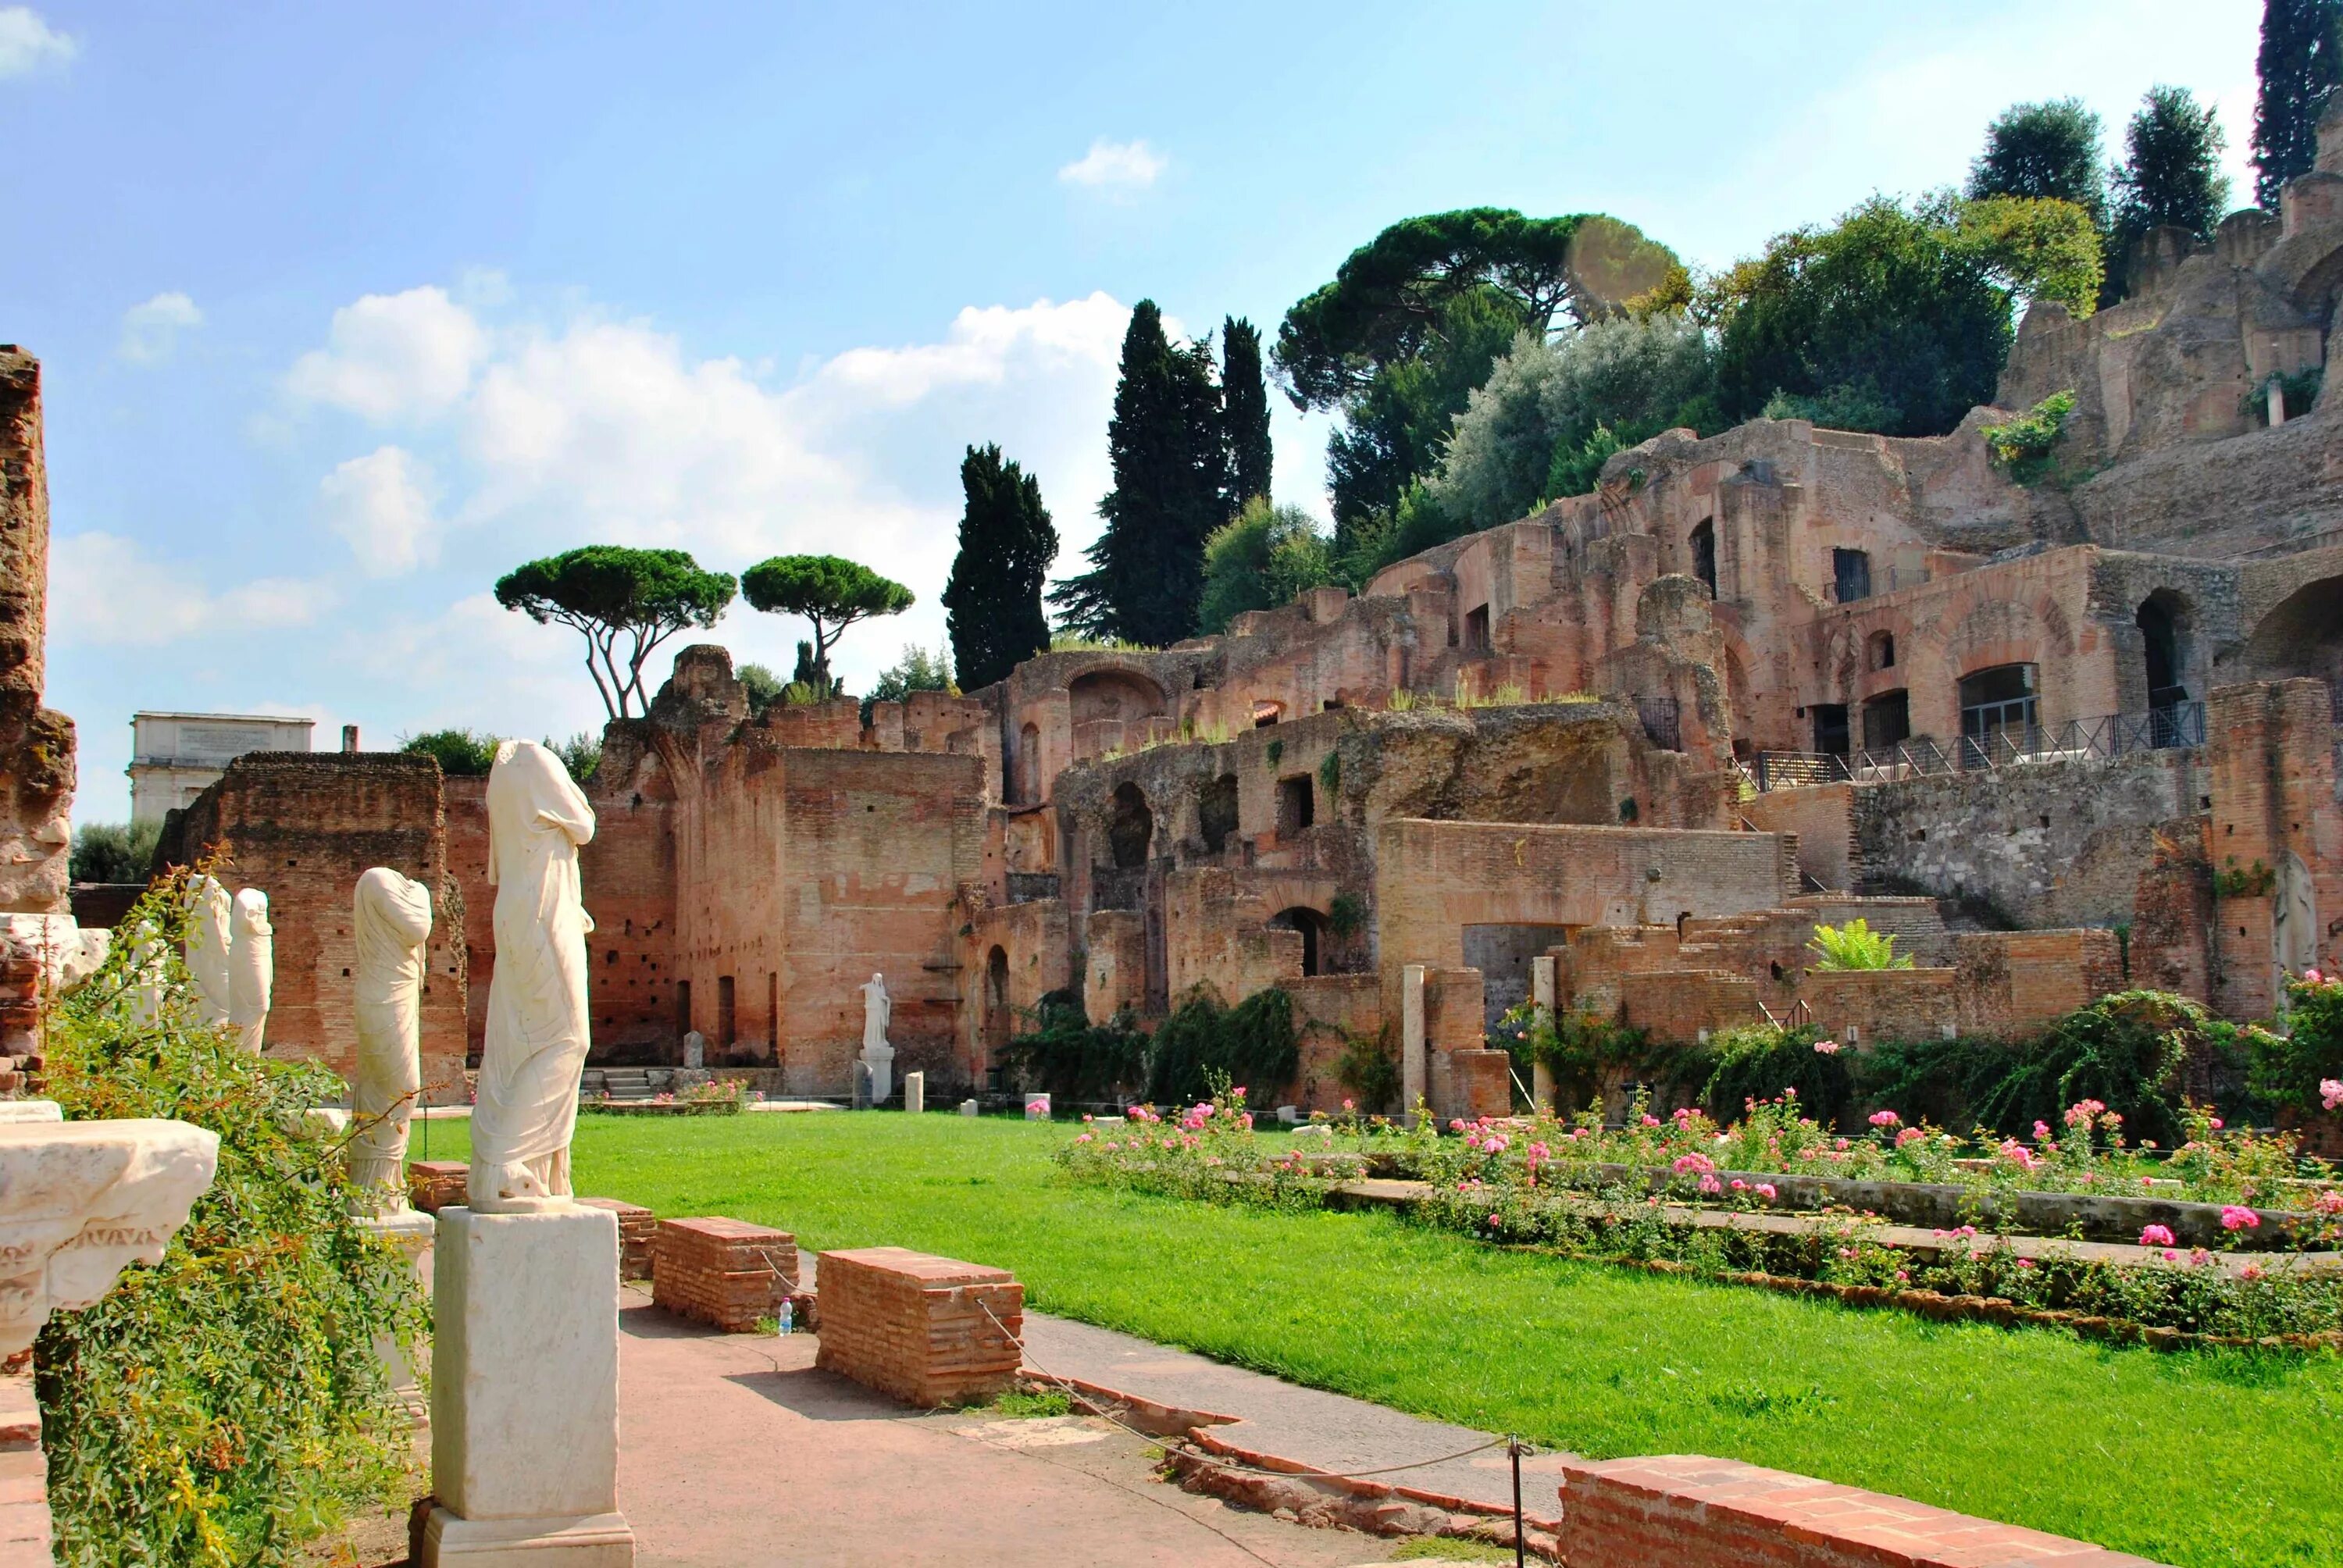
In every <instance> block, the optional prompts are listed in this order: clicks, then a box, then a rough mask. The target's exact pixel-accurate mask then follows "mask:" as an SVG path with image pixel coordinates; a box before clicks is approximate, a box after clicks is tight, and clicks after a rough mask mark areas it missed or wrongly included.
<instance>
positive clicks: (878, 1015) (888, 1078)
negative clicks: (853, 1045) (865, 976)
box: [861, 975, 895, 1105]
mask: <svg viewBox="0 0 2343 1568" xmlns="http://www.w3.org/2000/svg"><path fill="white" fill-rule="evenodd" d="M861 990H862V1065H863V1066H865V1067H867V1068H869V1069H870V1103H871V1104H873V1105H884V1104H886V1103H887V1098H888V1096H890V1095H891V1094H893V1093H894V1092H895V1048H894V1047H893V1046H891V1045H890V1044H888V1043H887V1024H888V1021H889V1020H890V1019H892V1018H893V1017H894V1016H895V1003H894V1001H893V1000H892V999H890V997H889V996H888V995H887V977H886V976H884V975H872V976H871V977H870V984H869V985H866V986H864V987H862V988H861Z"/></svg>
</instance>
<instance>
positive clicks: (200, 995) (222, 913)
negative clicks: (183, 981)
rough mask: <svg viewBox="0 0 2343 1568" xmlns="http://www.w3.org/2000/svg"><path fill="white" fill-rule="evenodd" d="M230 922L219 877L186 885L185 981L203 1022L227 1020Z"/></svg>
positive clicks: (227, 905) (229, 984)
mask: <svg viewBox="0 0 2343 1568" xmlns="http://www.w3.org/2000/svg"><path fill="white" fill-rule="evenodd" d="M230 919H231V916H230V910H229V904H228V897H227V890H226V888H223V887H221V886H220V884H219V879H218V878H216V877H209V876H203V877H197V878H196V879H193V880H192V881H190V882H189V883H188V884H187V978H188V979H190V980H194V981H195V982H196V1008H197V1009H198V1010H199V1011H200V1012H201V1013H202V1015H203V1020H204V1021H205V1022H206V1023H226V1021H227V1015H228V1007H229V1000H230V992H231V990H232V989H233V987H232V985H231V982H230V980H229V979H228V976H229V967H228V947H229V941H230V938H229V935H228V927H229V921H230Z"/></svg>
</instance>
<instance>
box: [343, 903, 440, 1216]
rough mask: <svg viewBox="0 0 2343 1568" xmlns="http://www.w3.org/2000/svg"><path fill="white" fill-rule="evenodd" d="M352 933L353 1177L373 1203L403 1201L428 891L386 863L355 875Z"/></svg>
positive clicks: (398, 1204) (418, 1075)
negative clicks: (354, 1003) (355, 1029)
mask: <svg viewBox="0 0 2343 1568" xmlns="http://www.w3.org/2000/svg"><path fill="white" fill-rule="evenodd" d="M350 935H351V937H352V938H353V939H354V940H355V941H356V944H357V960H358V961H357V984H356V985H355V987H353V990H354V991H355V993H356V999H357V1025H358V1052H357V1071H356V1073H354V1074H353V1075H352V1079H351V1082H350V1108H351V1110H352V1111H355V1112H356V1113H357V1135H356V1136H355V1137H353V1138H352V1139H351V1140H350V1145H349V1162H350V1181H351V1183H352V1184H353V1185H354V1186H356V1187H357V1189H358V1191H360V1193H361V1194H363V1195H364V1196H365V1197H366V1198H367V1200H368V1201H369V1206H370V1207H372V1208H375V1209H404V1208H405V1207H407V1182H406V1178H405V1175H404V1173H403V1170H402V1168H403V1166H404V1165H405V1163H406V1161H407V1121H408V1118H409V1117H411V1116H412V1115H413V1114H414V1111H415V1097H416V1094H417V1091H420V1090H421V1089H422V1087H423V1068H422V1062H421V1060H420V1057H419V1055H418V1054H417V1047H418V1042H419V1041H420V1039H421V1030H422V1010H423V962H424V959H423V944H424V943H425V942H427V941H428V940H430V938H431V893H430V890H428V889H427V888H425V887H424V885H423V884H422V883H420V882H418V881H415V880H413V879H410V878H407V877H402V876H400V875H399V874H398V873H397V871H394V870H392V869H389V868H388V867H387V866H377V867H375V868H373V869H371V870H368V871H367V872H366V874H364V875H363V876H361V877H359V878H358V886H357V893H356V894H355V895H354V896H353V898H352V900H351V908H350Z"/></svg>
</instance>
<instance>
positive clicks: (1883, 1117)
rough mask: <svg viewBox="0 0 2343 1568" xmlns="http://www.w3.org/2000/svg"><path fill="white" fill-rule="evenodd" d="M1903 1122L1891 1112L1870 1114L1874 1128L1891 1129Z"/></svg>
mask: <svg viewBox="0 0 2343 1568" xmlns="http://www.w3.org/2000/svg"><path fill="white" fill-rule="evenodd" d="M1903 1120H1904V1119H1903V1118H1902V1117H1900V1116H1898V1115H1896V1112H1894V1111H1873V1112H1872V1113H1871V1124H1872V1125H1873V1126H1874V1127H1893V1126H1895V1125H1896V1123H1898V1122H1900V1121H1903Z"/></svg>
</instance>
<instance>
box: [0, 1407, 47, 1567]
mask: <svg viewBox="0 0 2343 1568" xmlns="http://www.w3.org/2000/svg"><path fill="white" fill-rule="evenodd" d="M50 1561H51V1558H50V1554H49V1462H48V1458H47V1456H46V1455H45V1454H44V1453H42V1452H41V1407H40V1405H39V1403H38V1402H36V1401H35V1399H34V1397H33V1374H32V1372H31V1371H30V1370H29V1369H28V1370H26V1371H24V1372H0V1568H49V1563H50Z"/></svg>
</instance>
